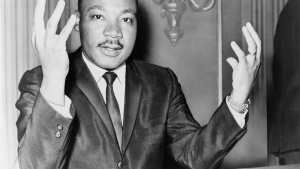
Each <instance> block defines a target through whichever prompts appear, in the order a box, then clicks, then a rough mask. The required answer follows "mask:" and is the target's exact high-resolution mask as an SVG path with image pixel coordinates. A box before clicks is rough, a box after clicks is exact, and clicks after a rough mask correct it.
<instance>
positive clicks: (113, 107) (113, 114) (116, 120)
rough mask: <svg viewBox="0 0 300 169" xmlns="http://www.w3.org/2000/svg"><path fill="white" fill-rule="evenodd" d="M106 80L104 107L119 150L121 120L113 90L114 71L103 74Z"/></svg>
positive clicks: (120, 143) (115, 76)
mask: <svg viewBox="0 0 300 169" xmlns="http://www.w3.org/2000/svg"><path fill="white" fill-rule="evenodd" d="M103 78H104V79H105V81H106V84H107V86H106V108H107V110H108V112H109V114H110V118H111V121H112V123H113V125H114V128H115V132H116V136H117V139H118V143H119V148H120V150H121V145H122V122H121V115H120V110H119V105H118V102H117V99H116V97H115V95H114V91H113V82H114V81H115V79H116V78H117V75H116V74H115V73H114V72H106V73H105V74H104V75H103Z"/></svg>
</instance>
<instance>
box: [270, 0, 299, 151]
mask: <svg viewBox="0 0 300 169" xmlns="http://www.w3.org/2000/svg"><path fill="white" fill-rule="evenodd" d="M274 50H275V53H274V62H273V77H274V87H275V90H276V95H277V96H278V100H277V101H275V102H274V103H273V104H272V106H276V108H275V111H274V112H271V113H269V115H271V116H272V117H271V116H270V118H273V119H274V120H273V121H272V123H271V124H272V126H271V132H270V151H271V152H273V153H284V152H287V151H291V150H296V149H298V150H299V149H300V130H299V129H300V1H299V0H289V1H288V2H287V4H286V5H285V7H284V9H283V10H282V12H281V14H280V16H279V19H278V23H277V28H276V33H275V37H274Z"/></svg>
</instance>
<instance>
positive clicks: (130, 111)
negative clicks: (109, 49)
mask: <svg viewBox="0 0 300 169" xmlns="http://www.w3.org/2000/svg"><path fill="white" fill-rule="evenodd" d="M128 62H130V61H128ZM142 88H143V85H142V80H141V79H140V75H139V73H138V70H137V68H136V66H135V64H134V63H133V61H131V62H130V63H129V64H127V68H126V87H125V107H124V122H123V142H122V152H123V153H125V151H126V149H127V147H128V143H129V141H130V138H131V135H132V132H133V128H134V124H135V120H136V117H137V113H138V108H139V103H140V99H141V93H142Z"/></svg>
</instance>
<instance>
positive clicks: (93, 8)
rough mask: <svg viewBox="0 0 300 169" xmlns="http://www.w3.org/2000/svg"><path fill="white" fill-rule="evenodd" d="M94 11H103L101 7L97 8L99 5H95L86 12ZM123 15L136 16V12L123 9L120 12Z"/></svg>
mask: <svg viewBox="0 0 300 169" xmlns="http://www.w3.org/2000/svg"><path fill="white" fill-rule="evenodd" d="M95 9H99V10H101V11H104V10H105V9H104V7H103V6H99V5H95V6H92V7H90V8H89V9H88V11H91V10H95ZM122 13H123V14H126V13H131V14H132V15H134V16H136V12H135V11H134V10H132V9H125V10H123V11H122Z"/></svg>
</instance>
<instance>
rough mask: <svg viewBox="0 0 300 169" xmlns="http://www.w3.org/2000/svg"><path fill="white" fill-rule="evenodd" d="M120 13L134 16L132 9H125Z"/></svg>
mask: <svg viewBox="0 0 300 169" xmlns="http://www.w3.org/2000/svg"><path fill="white" fill-rule="evenodd" d="M122 13H123V14H126V13H131V14H132V15H134V16H136V12H135V11H133V10H132V9H125V10H124V11H123V12H122Z"/></svg>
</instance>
